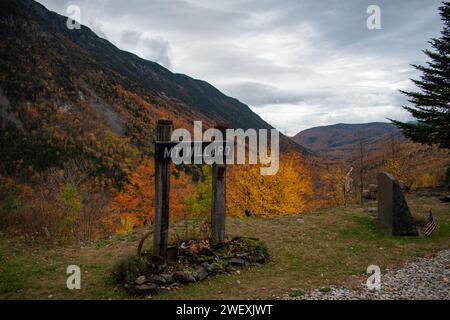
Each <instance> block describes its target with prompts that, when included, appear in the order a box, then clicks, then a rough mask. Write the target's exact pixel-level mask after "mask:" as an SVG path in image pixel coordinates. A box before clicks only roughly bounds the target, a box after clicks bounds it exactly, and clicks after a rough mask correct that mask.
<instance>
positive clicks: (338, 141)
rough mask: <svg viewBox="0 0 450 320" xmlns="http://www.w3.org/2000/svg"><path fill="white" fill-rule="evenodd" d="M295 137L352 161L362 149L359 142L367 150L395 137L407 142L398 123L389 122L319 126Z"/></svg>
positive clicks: (334, 156)
mask: <svg viewBox="0 0 450 320" xmlns="http://www.w3.org/2000/svg"><path fill="white" fill-rule="evenodd" d="M292 139H293V140H294V141H295V142H297V143H299V144H300V145H302V146H304V147H306V148H308V149H310V150H312V151H313V152H316V153H317V154H320V155H324V156H329V157H330V158H331V159H333V160H344V159H346V160H351V159H352V158H354V157H355V156H356V153H357V152H358V150H359V149H360V147H359V144H360V142H363V144H364V148H365V152H373V151H379V150H381V149H382V148H384V146H385V144H386V143H387V142H388V141H389V140H392V139H396V140H398V141H400V142H406V141H408V140H407V139H406V138H405V137H404V136H403V134H402V133H401V131H400V130H399V129H398V128H397V127H396V126H395V125H393V124H392V123H388V122H369V123H358V124H346V123H337V124H334V125H328V126H319V127H314V128H310V129H306V130H303V131H301V132H299V133H298V134H297V135H295V136H294V137H292Z"/></svg>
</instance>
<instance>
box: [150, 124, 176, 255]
mask: <svg viewBox="0 0 450 320" xmlns="http://www.w3.org/2000/svg"><path fill="white" fill-rule="evenodd" d="M172 130H173V125H172V121H170V120H159V121H158V124H157V127H156V141H157V142H167V141H170V139H171V135H172ZM169 193H170V162H163V161H161V160H159V159H157V157H156V156H155V232H154V235H153V255H155V256H162V257H166V255H167V242H168V238H169Z"/></svg>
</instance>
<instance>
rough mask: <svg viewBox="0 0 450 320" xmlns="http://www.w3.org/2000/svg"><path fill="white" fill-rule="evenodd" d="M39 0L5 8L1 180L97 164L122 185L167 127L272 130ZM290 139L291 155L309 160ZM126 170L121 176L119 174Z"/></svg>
mask: <svg viewBox="0 0 450 320" xmlns="http://www.w3.org/2000/svg"><path fill="white" fill-rule="evenodd" d="M67 19H68V18H67V17H64V16H62V15H59V14H57V13H54V12H51V11H49V10H47V9H46V8H45V7H44V6H43V5H41V4H39V3H37V2H35V1H33V0H14V1H13V0H4V1H2V2H1V3H0V40H1V41H0V90H1V91H0V130H1V138H0V139H1V140H0V143H1V146H2V154H1V156H0V160H1V163H0V172H9V173H14V174H15V173H16V171H17V170H19V169H17V168H20V170H22V171H21V172H25V173H27V172H28V171H30V172H35V171H42V170H45V169H46V168H49V167H52V166H61V165H63V164H64V163H66V162H67V161H68V160H71V159H74V158H80V159H83V160H84V159H90V161H92V162H94V163H95V166H96V168H97V169H96V171H97V172H100V173H102V174H105V173H106V174H107V175H108V176H111V175H112V176H115V178H114V179H116V180H121V179H122V178H123V177H125V176H126V175H127V172H129V171H130V168H131V167H133V166H135V165H136V163H137V162H139V161H140V159H142V158H143V157H147V156H151V155H152V153H153V145H152V144H151V141H153V140H154V128H155V126H156V122H157V120H158V119H160V118H168V119H171V120H173V121H174V127H176V128H180V127H183V128H188V129H189V128H192V126H193V122H194V121H195V120H199V121H203V122H204V126H205V127H211V126H214V125H215V123H228V124H229V125H230V127H231V128H242V129H248V128H255V129H272V126H271V125H269V124H268V123H266V122H265V121H264V120H263V119H261V117H259V116H258V115H257V114H255V113H254V112H253V111H251V109H250V108H249V107H248V106H247V105H245V104H243V103H241V102H239V100H237V99H235V98H231V97H228V96H226V95H225V94H223V93H222V92H220V91H219V90H218V89H217V88H215V87H213V86H212V85H211V84H209V83H207V82H206V81H202V80H196V79H193V78H190V77H189V76H187V75H184V74H176V73H172V72H171V71H170V70H168V69H166V68H164V67H163V66H161V65H159V64H157V63H156V62H153V61H148V60H145V59H142V58H140V57H138V56H137V55H135V54H133V53H130V52H126V51H123V50H120V49H119V48H117V47H116V46H115V45H113V44H112V43H110V42H109V41H107V40H105V39H102V38H100V37H98V36H97V35H96V34H95V33H94V32H93V31H92V30H91V29H89V28H88V27H86V26H81V29H80V30H77V29H74V30H69V29H68V28H67V26H66V22H67ZM280 136H281V145H282V148H283V149H284V150H288V149H294V150H297V151H301V152H303V153H307V151H306V150H305V149H304V148H302V147H300V146H298V145H297V144H295V143H294V142H292V141H291V140H290V139H289V138H287V137H285V136H283V135H280ZM119 168H120V169H119Z"/></svg>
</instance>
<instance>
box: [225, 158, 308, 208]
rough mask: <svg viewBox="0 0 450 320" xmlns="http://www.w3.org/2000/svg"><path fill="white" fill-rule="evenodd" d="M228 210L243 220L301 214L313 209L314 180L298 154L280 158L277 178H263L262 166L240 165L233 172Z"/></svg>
mask: <svg viewBox="0 0 450 320" xmlns="http://www.w3.org/2000/svg"><path fill="white" fill-rule="evenodd" d="M227 179H228V186H227V189H228V195H227V211H228V214H230V215H234V216H238V217H243V216H244V215H245V210H247V209H248V210H250V211H251V213H252V215H254V216H258V217H270V216H273V215H279V214H298V213H301V212H304V211H305V210H306V209H308V208H310V206H311V196H312V180H311V176H310V172H308V170H307V169H306V167H305V166H304V164H303V163H302V161H301V159H300V156H298V155H293V154H291V155H286V156H282V157H281V159H280V170H279V172H278V174H276V175H273V176H262V175H261V173H260V165H236V166H232V167H231V168H230V169H229V173H228V176H227Z"/></svg>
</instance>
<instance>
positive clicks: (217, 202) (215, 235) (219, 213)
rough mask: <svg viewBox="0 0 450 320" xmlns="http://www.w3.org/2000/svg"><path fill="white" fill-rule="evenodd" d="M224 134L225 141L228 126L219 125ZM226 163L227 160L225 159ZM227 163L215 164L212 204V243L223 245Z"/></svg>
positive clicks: (213, 169)
mask: <svg viewBox="0 0 450 320" xmlns="http://www.w3.org/2000/svg"><path fill="white" fill-rule="evenodd" d="M216 128H217V129H219V130H220V131H221V132H222V134H223V140H224V141H225V139H226V136H225V133H226V129H227V126H226V125H217V126H216ZM224 161H225V159H224ZM226 182H227V179H226V163H225V162H224V164H213V167H212V204H211V209H212V210H211V233H212V243H213V244H221V243H224V242H225V214H226V197H227V196H226V194H227V184H226Z"/></svg>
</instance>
